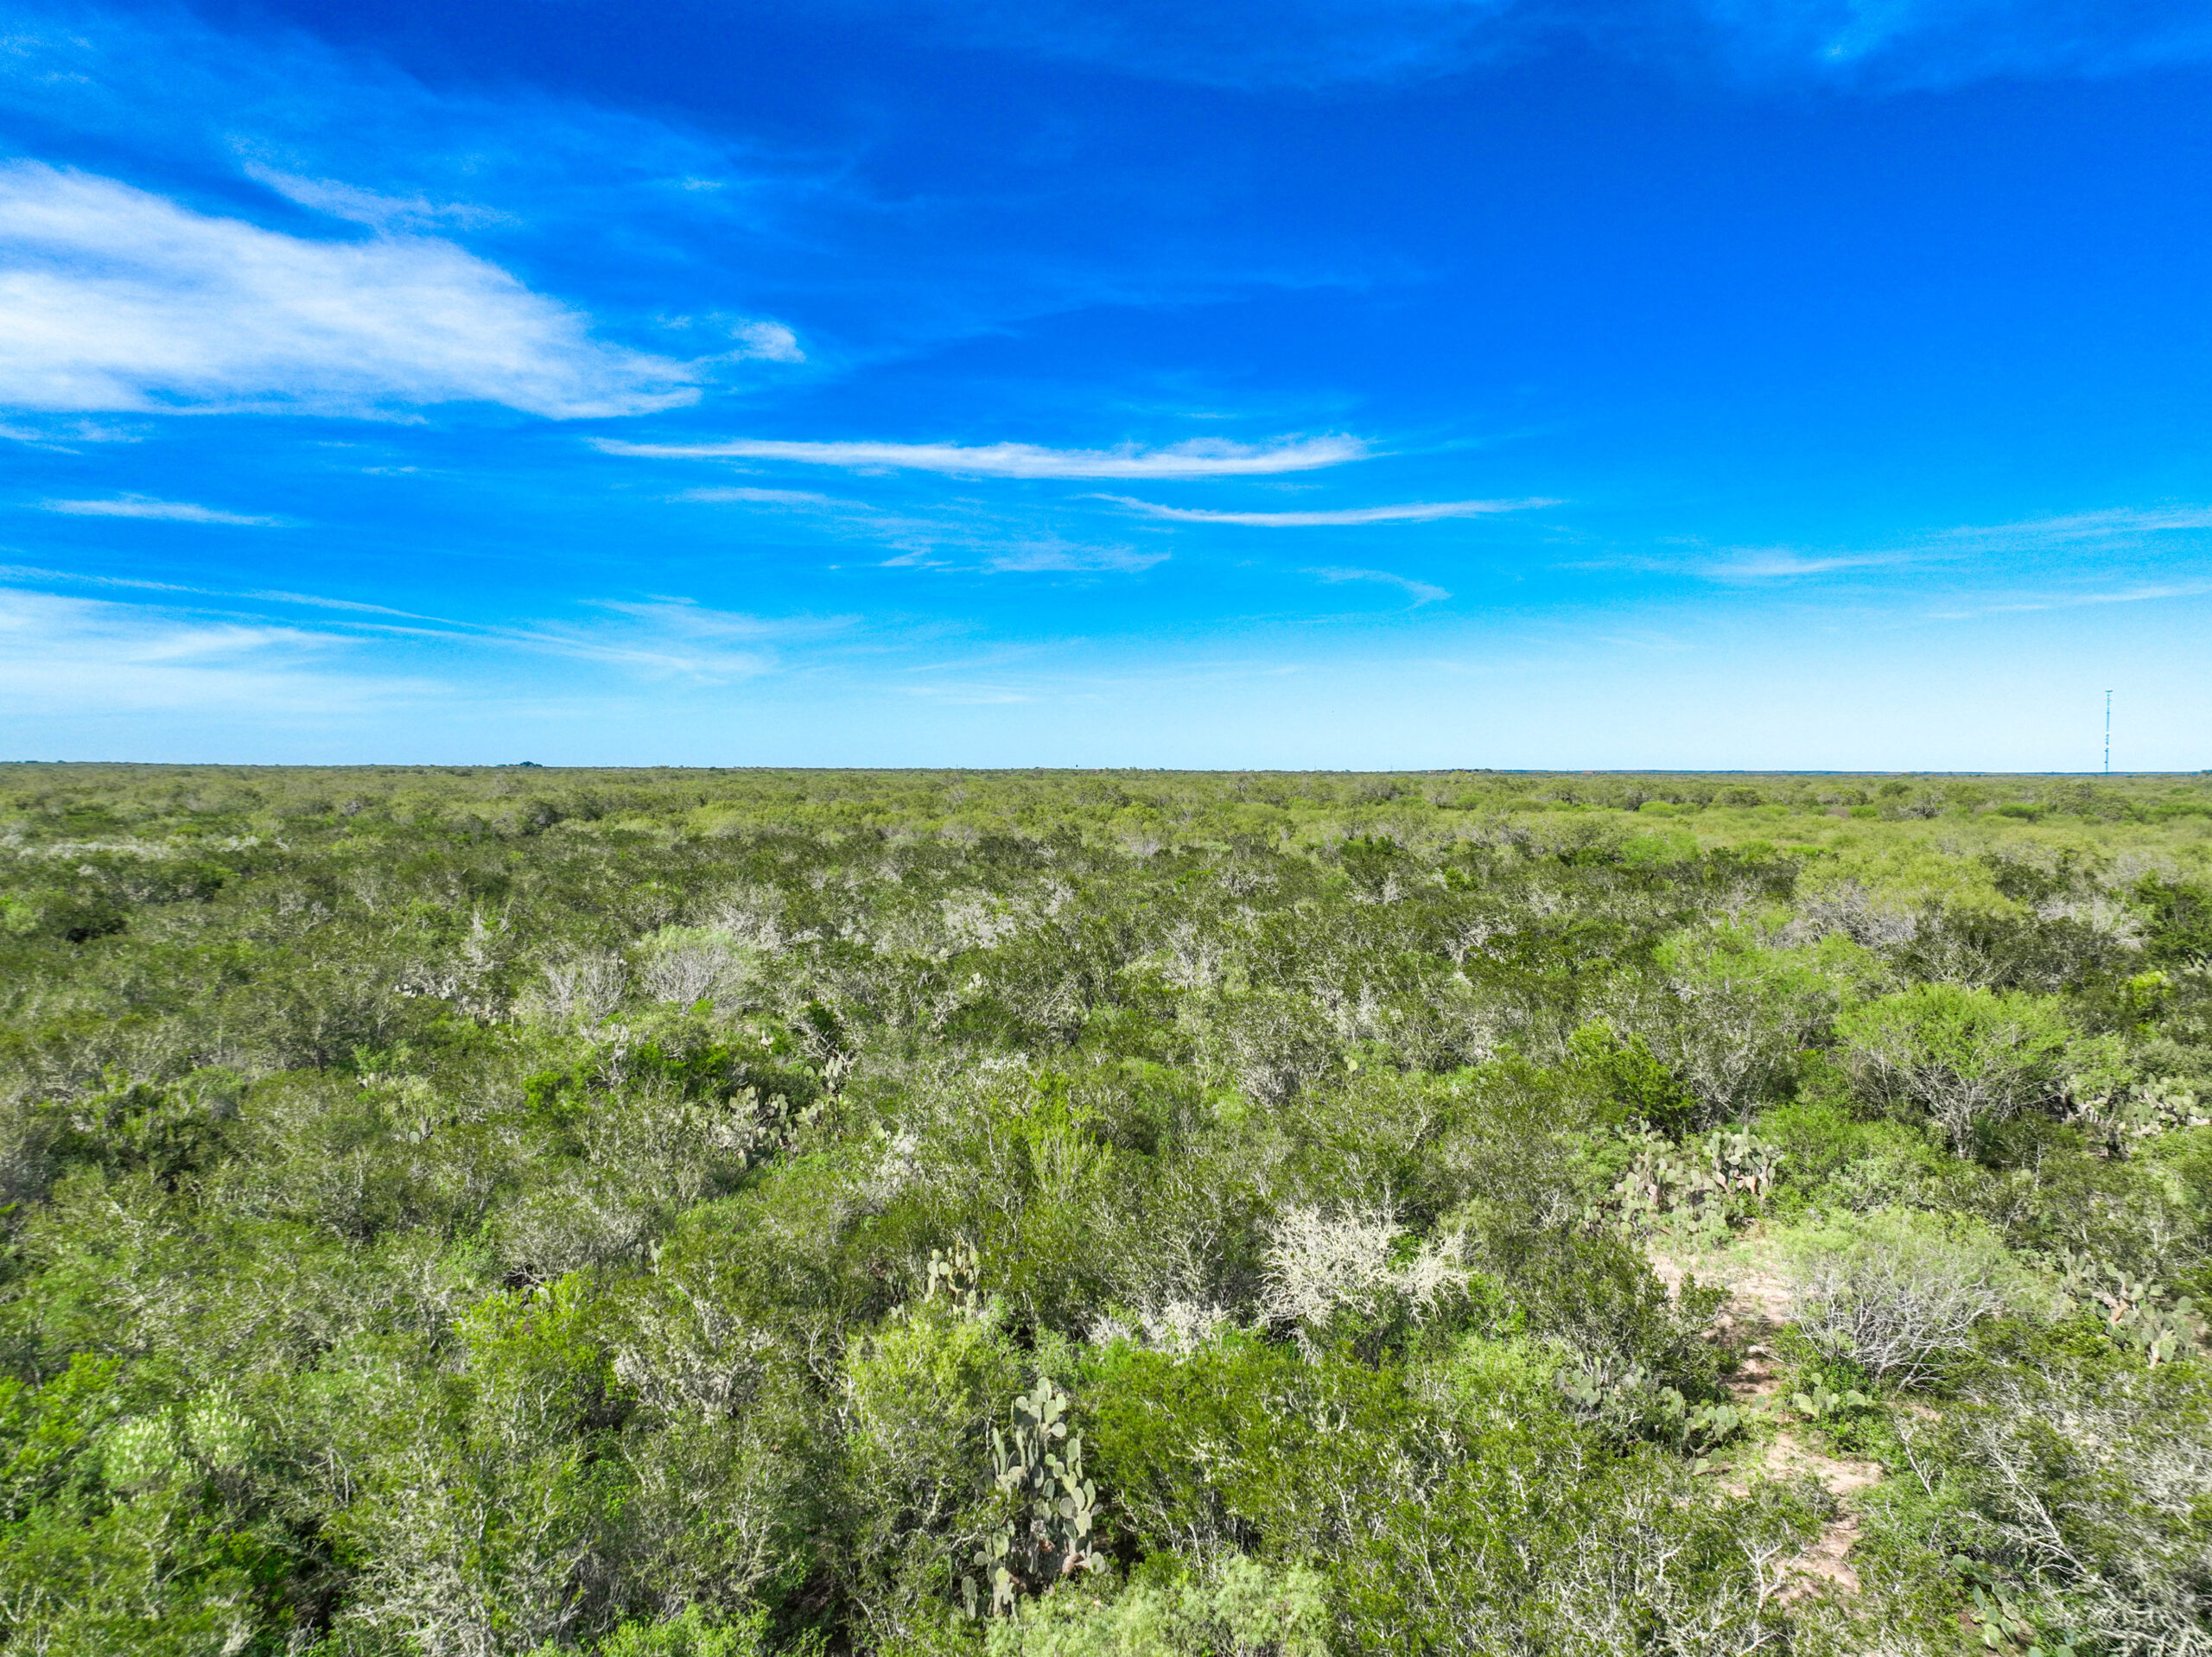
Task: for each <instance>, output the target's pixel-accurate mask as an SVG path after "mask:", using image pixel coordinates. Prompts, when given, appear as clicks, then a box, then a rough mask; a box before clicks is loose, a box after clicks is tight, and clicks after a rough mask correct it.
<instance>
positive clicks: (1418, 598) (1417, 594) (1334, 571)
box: [1306, 568, 1452, 609]
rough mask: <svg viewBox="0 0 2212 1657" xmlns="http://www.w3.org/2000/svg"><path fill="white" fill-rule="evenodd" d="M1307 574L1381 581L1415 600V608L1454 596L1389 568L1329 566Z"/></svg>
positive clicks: (1328, 578)
mask: <svg viewBox="0 0 2212 1657" xmlns="http://www.w3.org/2000/svg"><path fill="white" fill-rule="evenodd" d="M1306 574H1308V575H1312V576H1313V577H1314V579H1315V580H1317V581H1329V582H1332V583H1333V582H1340V581H1380V582H1382V583H1383V585H1385V586H1388V587H1397V588H1398V589H1399V590H1400V591H1402V592H1403V593H1404V594H1406V596H1407V597H1408V598H1410V599H1411V600H1413V604H1412V606H1409V607H1411V608H1414V609H1419V608H1420V607H1421V606H1422V605H1424V604H1434V603H1436V602H1438V601H1439V600H1443V599H1448V598H1450V597H1451V596H1452V594H1450V593H1448V592H1447V591H1446V590H1445V589H1444V588H1443V587H1438V586H1436V585H1434V584H1433V583H1432V582H1429V581H1415V580H1414V578H1413V577H1412V576H1410V575H1394V574H1392V573H1391V572H1390V571H1389V570H1387V569H1340V568H1328V569H1313V570H1308V571H1307V572H1306Z"/></svg>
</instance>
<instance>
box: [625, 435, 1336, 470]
mask: <svg viewBox="0 0 2212 1657" xmlns="http://www.w3.org/2000/svg"><path fill="white" fill-rule="evenodd" d="M591 441H592V442H593V443H594V446H595V447H596V448H600V449H601V450H604V451H605V452H606V453H607V454H626V455H634V456H637V457H639V458H641V459H646V460H788V461H792V462H795V463H797V464H798V465H801V466H827V467H842V468H844V469H845V470H847V471H853V472H891V471H908V472H938V473H947V474H950V475H953V476H958V477H970V478H1150V479H1161V478H1170V479H1172V478H1245V477H1261V476H1267V475H1270V474H1273V473H1284V472H1310V471H1313V470H1315V469H1317V468H1319V467H1330V466H1340V465H1342V464H1344V462H1345V461H1347V460H1364V459H1366V458H1367V454H1368V448H1367V446H1366V445H1365V444H1364V443H1363V442H1361V441H1359V440H1358V439H1357V438H1356V437H1335V436H1332V437H1306V438H1292V439H1285V440H1281V441H1277V442H1275V443H1274V444H1246V443H1229V442H1221V441H1198V442H1190V443H1178V444H1175V445H1173V446H1172V447H1170V448H1152V449H1147V448H1135V447H1133V446H1132V447H1128V448H1113V449H1065V448H1040V447H1039V446H1037V445H1035V444H1032V443H988V444H976V445H964V444H957V443H868V442H786V441H777V440H772V439H766V438H760V439H755V438H739V439H735V440H733V441H728V442H721V443H632V442H625V441H620V440H619V439H616V438H594V439H593V440H591Z"/></svg>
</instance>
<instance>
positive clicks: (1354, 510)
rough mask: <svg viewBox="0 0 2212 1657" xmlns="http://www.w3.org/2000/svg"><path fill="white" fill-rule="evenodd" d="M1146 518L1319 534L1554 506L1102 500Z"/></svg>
mask: <svg viewBox="0 0 2212 1657" xmlns="http://www.w3.org/2000/svg"><path fill="white" fill-rule="evenodd" d="M1099 498H1100V499H1101V500H1110V501H1112V502H1113V503H1115V505H1119V506H1126V507H1128V508H1129V509H1130V510H1131V511H1137V512H1142V513H1144V514H1145V515H1146V516H1147V517H1164V518H1169V519H1172V520H1173V521H1174V522H1176V523H1179V524H1245V525H1249V526H1250V527H1252V528H1255V529H1262V530H1304V529H1318V528H1322V527H1325V526H1329V525H1335V524H1427V523H1433V522H1434V521H1435V520H1436V519H1438V518H1446V517H1491V516H1492V515H1494V514H1496V513H1499V512H1526V511H1534V510H1535V509H1536V508H1537V507H1540V506H1556V505H1559V504H1560V503H1559V502H1558V501H1555V500H1545V499H1539V498H1535V497H1531V498H1528V499H1525V500H1422V501H1406V502H1402V503H1401V504H1399V505H1395V506H1351V507H1345V508H1343V509H1341V510H1337V511H1310V512H1217V511H1204V510H1202V509H1200V508H1198V507H1193V506H1163V505H1160V503H1158V502H1157V501H1149V500H1134V499H1132V498H1129V497H1128V496H1127V495H1101V496H1100V497H1099Z"/></svg>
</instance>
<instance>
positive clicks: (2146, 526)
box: [1929, 504, 2212, 547]
mask: <svg viewBox="0 0 2212 1657" xmlns="http://www.w3.org/2000/svg"><path fill="white" fill-rule="evenodd" d="M2181 530H2212V506H2198V505H2186V504H2183V505H2161V506H2113V507H2107V508H2104V509H2102V510H2100V511H2093V512H2063V513H2058V514H2056V515H2054V516H2051V517H2029V518H2020V519H2018V520H2016V521H2014V522H2012V523H2008V524H1961V526H1959V527H1958V528H1956V529H1952V530H1939V531H1938V532H1937V533H1936V534H1935V535H1934V536H1930V537H1929V539H1930V540H1933V541H1936V542H1939V543H1951V544H1955V545H1961V546H1970V547H2014V546H2018V547H2038V546H2041V547H2052V546H2067V545H2072V544H2075V543H2082V542H2097V541H2122V540H2132V539H2136V538H2139V537H2140V536H2151V535H2166V534H2172V533H2175V532H2177V531H2181Z"/></svg>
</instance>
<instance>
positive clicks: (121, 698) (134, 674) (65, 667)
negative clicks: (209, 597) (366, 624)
mask: <svg viewBox="0 0 2212 1657" xmlns="http://www.w3.org/2000/svg"><path fill="white" fill-rule="evenodd" d="M347 643H348V641H346V640H345V639H343V638H337V637H335V636H333V635H331V634H328V633H323V632H315V631H313V630H309V629H302V628H299V627H294V626H287V625H283V624H282V623H273V622H266V621H256V620H250V619H238V618H233V617H221V616H213V617H211V616H206V615H194V614H190V613H176V612H175V611H171V610H168V609H164V608H156V607H153V606H143V605H138V604H126V603H118V602H114V601H112V600H100V599H85V598H75V597H70V596H66V595H62V594H51V593H39V592H29V591H23V590H20V589H15V590H9V589H0V713H9V714H27V715H32V716H60V715H69V716H77V715H81V714H135V713H150V714H179V713H183V714H195V713H197V714H238V715H241V716H245V717H251V718H254V719H267V718H268V717H269V716H270V714H271V712H272V710H281V712H282V714H283V715H285V716H288V717H291V718H305V717H312V716H334V715H353V714H361V713H363V712H364V711H369V710H373V709H376V708H381V707H387V706H390V705H391V704H393V703H395V702H412V701H419V700H422V699H423V698H424V697H426V696H429V695H432V694H435V693H436V692H437V691H438V690H439V689H441V687H439V686H438V685H436V684H435V682H432V681H429V680H428V679H424V678H422V677H418V676H411V675H406V674H379V673H376V672H364V671H361V670H358V669H357V668H353V667H351V666H348V665H346V663H345V661H344V659H343V657H342V654H341V653H342V652H343V651H344V650H345V648H346V644H347Z"/></svg>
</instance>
